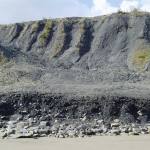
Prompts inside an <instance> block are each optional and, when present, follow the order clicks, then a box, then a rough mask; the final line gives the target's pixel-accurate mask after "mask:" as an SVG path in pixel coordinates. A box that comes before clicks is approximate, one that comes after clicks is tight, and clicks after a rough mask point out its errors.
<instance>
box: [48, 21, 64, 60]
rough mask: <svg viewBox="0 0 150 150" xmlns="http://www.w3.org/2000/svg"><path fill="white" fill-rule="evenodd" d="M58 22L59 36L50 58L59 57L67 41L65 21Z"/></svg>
mask: <svg viewBox="0 0 150 150" xmlns="http://www.w3.org/2000/svg"><path fill="white" fill-rule="evenodd" d="M58 24H59V25H58V29H57V32H58V33H57V34H58V37H57V40H56V42H55V44H54V46H53V50H52V53H51V57H50V58H53V57H57V55H58V54H59V53H60V52H61V50H62V48H63V45H64V42H65V36H66V33H65V23H64V21H62V20H59V22H58Z"/></svg>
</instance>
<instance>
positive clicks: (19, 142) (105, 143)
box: [0, 136, 150, 150]
mask: <svg viewBox="0 0 150 150" xmlns="http://www.w3.org/2000/svg"><path fill="white" fill-rule="evenodd" d="M0 150H150V136H117V137H116V136H115V137H114V136H102V137H99V136H98V137H91V138H73V139H56V138H40V139H5V140H0Z"/></svg>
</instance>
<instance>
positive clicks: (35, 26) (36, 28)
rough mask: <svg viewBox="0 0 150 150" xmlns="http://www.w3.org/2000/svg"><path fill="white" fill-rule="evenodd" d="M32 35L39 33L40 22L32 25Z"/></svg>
mask: <svg viewBox="0 0 150 150" xmlns="http://www.w3.org/2000/svg"><path fill="white" fill-rule="evenodd" d="M31 28H32V33H35V32H37V31H38V28H39V22H34V23H33V24H32V27H31Z"/></svg>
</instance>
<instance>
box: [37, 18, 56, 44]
mask: <svg viewBox="0 0 150 150" xmlns="http://www.w3.org/2000/svg"><path fill="white" fill-rule="evenodd" d="M52 28H53V23H52V21H51V20H46V23H45V27H44V30H43V32H42V34H41V35H40V37H39V40H40V44H41V46H45V45H46V44H47V40H48V38H49V35H50V33H51V31H52Z"/></svg>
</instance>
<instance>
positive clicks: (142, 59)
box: [133, 49, 150, 71]
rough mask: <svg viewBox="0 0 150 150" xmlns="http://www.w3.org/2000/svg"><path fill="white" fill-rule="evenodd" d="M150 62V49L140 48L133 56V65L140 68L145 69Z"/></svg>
mask: <svg viewBox="0 0 150 150" xmlns="http://www.w3.org/2000/svg"><path fill="white" fill-rule="evenodd" d="M149 62H150V49H143V50H138V51H136V52H135V53H134V56H133V65H134V66H135V67H136V69H138V70H141V71H142V70H145V69H146V68H147V65H148V64H149Z"/></svg>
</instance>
